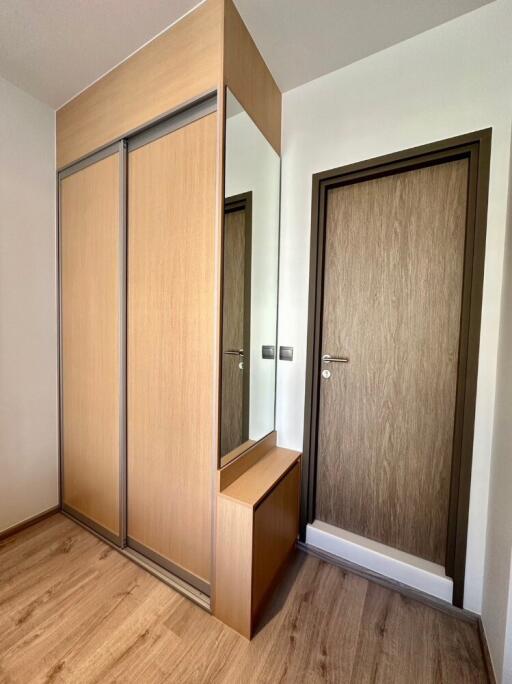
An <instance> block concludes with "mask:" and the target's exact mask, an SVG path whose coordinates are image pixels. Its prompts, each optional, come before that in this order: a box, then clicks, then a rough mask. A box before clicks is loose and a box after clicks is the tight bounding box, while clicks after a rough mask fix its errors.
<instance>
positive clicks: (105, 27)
mask: <svg viewBox="0 0 512 684" xmlns="http://www.w3.org/2000/svg"><path fill="white" fill-rule="evenodd" d="M490 1H491V0H385V1H383V0H235V4H236V5H237V7H238V9H239V11H240V14H241V15H242V17H243V19H244V21H245V22H246V24H247V26H248V28H249V30H250V31H251V33H252V35H253V37H254V39H255V42H256V43H257V45H258V47H259V49H260V51H261V53H262V55H263V57H264V59H265V60H266V62H267V64H268V66H269V67H270V69H271V71H272V73H273V74H274V77H275V79H276V81H277V83H278V85H279V86H280V88H281V89H282V90H283V91H286V90H290V89H291V88H294V87H296V86H298V85H300V84H302V83H306V82H307V81H310V80H312V79H313V78H316V77H318V76H321V75H322V74H326V73H328V72H330V71H333V70H334V69H338V68H340V67H342V66H345V65H347V64H350V63H351V62H354V61H356V60H358V59H361V58H362V57H366V56H368V55H370V54H372V53H374V52H378V51H379V50H382V49H384V48H386V47H389V46H390V45H393V44H395V43H398V42H400V41H402V40H405V39H406V38H410V37H412V36H414V35H416V34H418V33H421V32H423V31H426V30H427V29H429V28H432V27H434V26H437V25H439V24H442V23H444V22H445V21H448V20H450V19H453V18H454V17H457V16H459V15H461V14H464V13H465V12H469V11H471V10H473V9H476V8H477V7H480V6H481V5H485V4H487V3H488V2H490ZM196 4H197V0H0V75H1V76H3V77H4V78H6V79H7V80H9V81H11V82H12V83H14V84H15V85H17V86H19V87H20V88H23V89H24V90H26V91H28V92H30V93H31V94H32V95H34V96H35V97H37V98H39V99H41V100H43V101H44V102H47V103H48V104H49V105H51V106H52V107H55V108H58V107H60V106H61V105H63V104H64V102H66V101H67V100H69V99H70V98H71V97H73V96H74V95H76V94H77V93H78V92H80V91H81V90H83V89H84V88H85V87H86V86H88V85H89V84H90V83H92V82H93V81H95V80H96V79H97V78H99V77H100V76H101V75H102V74H104V73H105V72H106V71H108V70H110V69H111V68H112V67H114V66H115V65H116V64H118V63H119V62H120V61H122V60H123V59H125V58H126V57H128V55H130V54H131V53H132V52H134V51H135V50H137V49H138V48H139V47H140V46H141V45H143V44H144V43H146V42H147V41H148V40H150V39H151V38H153V37H154V36H155V35H157V34H158V33H160V32H161V31H163V30H164V29H165V28H166V27H168V26H169V25H170V24H171V23H173V22H174V21H176V20H177V19H178V18H179V17H181V16H182V15H183V14H185V13H186V12H188V11H189V10H190V9H192V8H193V7H194V6H195V5H196Z"/></svg>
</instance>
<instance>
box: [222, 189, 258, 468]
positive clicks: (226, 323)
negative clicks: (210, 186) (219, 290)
mask: <svg viewBox="0 0 512 684" xmlns="http://www.w3.org/2000/svg"><path fill="white" fill-rule="evenodd" d="M250 211H251V202H250V197H248V196H236V197H234V198H230V199H226V202H225V216H224V247H223V250H224V251H223V256H224V267H223V268H224V272H223V303H222V402H221V455H222V456H225V455H226V454H228V453H229V452H230V451H232V450H233V449H236V448H237V447H239V446H240V445H241V444H243V442H245V441H246V440H247V439H248V432H249V406H248V401H249V363H250V348H249V347H250V278H251V268H250V266H251V261H250V254H251V230H250V226H251V216H250Z"/></svg>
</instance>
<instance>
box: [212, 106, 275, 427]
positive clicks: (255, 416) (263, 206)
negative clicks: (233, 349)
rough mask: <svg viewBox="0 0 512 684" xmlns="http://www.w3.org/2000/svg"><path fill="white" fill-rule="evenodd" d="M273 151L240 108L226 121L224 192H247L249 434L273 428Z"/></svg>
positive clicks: (229, 195) (232, 193)
mask: <svg viewBox="0 0 512 684" xmlns="http://www.w3.org/2000/svg"><path fill="white" fill-rule="evenodd" d="M279 177H280V163H279V156H278V155H277V154H276V152H275V151H274V149H273V148H272V146H271V145H270V143H269V142H267V140H266V139H265V137H264V136H263V134H262V133H261V132H260V131H259V129H258V128H257V127H256V125H255V124H254V123H253V121H252V120H251V118H250V117H249V115H248V114H247V113H246V112H244V111H242V112H240V113H239V114H236V115H235V116H232V117H230V118H229V119H228V120H227V123H226V188H225V195H226V197H232V196H233V195H239V194H241V193H243V192H249V191H252V255H251V365H250V375H251V382H250V408H249V438H250V439H256V440H257V439H261V437H264V436H265V435H266V434H268V433H269V432H271V431H272V430H273V429H274V399H275V362H274V361H270V360H268V359H262V356H261V347H262V345H268V344H274V345H275V343H276V323H277V273H278V255H279Z"/></svg>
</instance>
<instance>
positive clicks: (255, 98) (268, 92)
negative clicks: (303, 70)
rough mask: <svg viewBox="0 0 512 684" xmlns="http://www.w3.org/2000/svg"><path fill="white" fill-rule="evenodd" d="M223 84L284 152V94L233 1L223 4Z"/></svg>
mask: <svg viewBox="0 0 512 684" xmlns="http://www.w3.org/2000/svg"><path fill="white" fill-rule="evenodd" d="M223 58H224V61H223V70H224V85H227V86H228V87H229V89H230V90H231V91H232V92H233V95H234V96H235V97H236V99H237V100H238V101H239V102H240V104H241V105H242V107H243V108H244V109H245V111H246V112H247V113H248V114H249V116H250V117H251V119H252V120H253V121H254V123H255V124H256V125H257V126H258V128H259V129H260V131H261V132H262V133H263V135H264V136H265V137H266V139H267V140H268V141H269V143H270V144H271V145H272V147H273V148H274V149H275V151H276V152H277V153H278V154H280V153H281V100H282V96H281V92H280V90H279V88H278V87H277V85H276V82H275V81H274V79H273V77H272V74H271V73H270V71H269V69H268V67H267V65H266V64H265V62H264V60H263V58H262V56H261V55H260V53H259V51H258V48H257V47H256V45H255V43H254V41H253V39H252V37H251V35H250V33H249V31H248V30H247V28H246V26H245V24H244V22H243V21H242V18H241V17H240V15H239V13H238V11H237V9H236V7H235V5H234V4H233V2H232V0H225V1H224V55H223Z"/></svg>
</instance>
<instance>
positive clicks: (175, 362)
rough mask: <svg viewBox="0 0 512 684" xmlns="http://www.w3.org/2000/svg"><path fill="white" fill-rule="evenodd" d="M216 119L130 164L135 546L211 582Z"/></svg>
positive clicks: (133, 155)
mask: <svg viewBox="0 0 512 684" xmlns="http://www.w3.org/2000/svg"><path fill="white" fill-rule="evenodd" d="M216 132H217V116H216V114H210V115H208V116H206V117H203V118H202V119H199V120H197V121H195V122H194V123H192V124H190V125H188V126H186V127H184V128H181V129H178V130H176V131H174V132H172V133H170V134H168V135H167V136H165V137H163V138H159V139H157V140H155V141H154V142H152V143H149V144H147V145H145V146H144V147H141V148H139V149H136V150H135V151H133V152H130V154H129V160H128V161H129V192H128V197H129V212H128V216H129V226H128V227H129V230H128V233H129V245H128V250H129V252H128V536H129V537H131V538H133V539H135V541H137V542H139V543H140V544H143V545H144V546H146V547H148V548H150V549H151V550H152V551H155V552H156V553H158V554H159V555H160V556H163V557H164V558H166V559H168V560H169V561H171V562H173V563H175V564H177V565H179V566H181V567H182V568H184V569H185V570H187V571H189V572H190V573H192V574H194V575H196V576H198V577H200V578H201V579H203V580H205V581H206V582H208V581H209V579H210V559H211V534H212V532H211V489H212V477H213V472H212V465H213V459H214V455H213V454H212V442H213V439H212V434H213V430H214V422H215V420H214V415H213V395H214V393H215V392H216V389H215V388H214V386H213V365H214V358H213V347H214V345H213V335H214V322H213V315H214V260H213V256H212V255H213V247H214V229H215V206H216V205H215V189H216V173H215V163H216V152H217V147H216Z"/></svg>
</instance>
